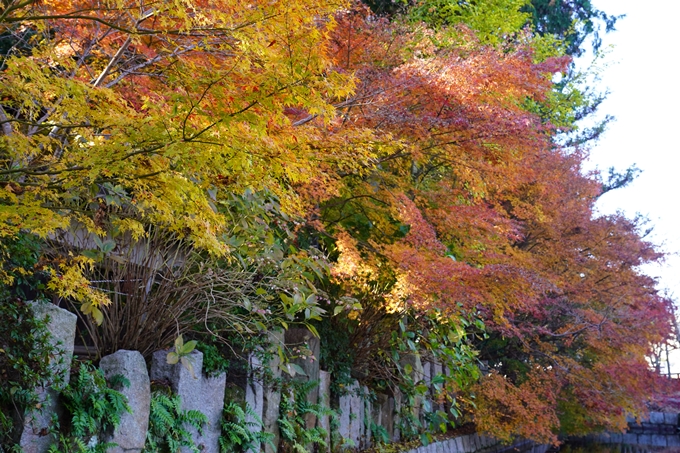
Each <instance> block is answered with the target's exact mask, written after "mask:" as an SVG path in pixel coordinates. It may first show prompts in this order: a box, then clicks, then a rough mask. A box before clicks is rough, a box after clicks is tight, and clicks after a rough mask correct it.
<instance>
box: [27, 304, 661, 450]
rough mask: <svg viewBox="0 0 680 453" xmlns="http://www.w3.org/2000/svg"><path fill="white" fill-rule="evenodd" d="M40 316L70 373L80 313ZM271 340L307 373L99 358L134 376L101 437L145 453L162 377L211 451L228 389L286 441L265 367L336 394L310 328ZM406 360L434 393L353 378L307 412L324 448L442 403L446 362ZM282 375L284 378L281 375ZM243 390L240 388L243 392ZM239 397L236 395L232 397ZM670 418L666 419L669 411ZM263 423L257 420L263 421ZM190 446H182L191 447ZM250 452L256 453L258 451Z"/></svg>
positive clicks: (33, 420) (50, 310)
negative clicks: (391, 389) (236, 375)
mask: <svg viewBox="0 0 680 453" xmlns="http://www.w3.org/2000/svg"><path fill="white" fill-rule="evenodd" d="M35 313H36V316H49V317H50V320H51V322H50V324H49V328H50V331H51V333H52V335H53V339H54V343H55V344H59V346H60V347H61V348H62V350H63V351H64V354H63V357H62V358H61V360H59V361H58V362H55V364H54V367H55V372H57V373H61V374H63V375H64V378H65V380H66V381H67V380H68V376H67V374H68V373H67V370H69V368H70V364H71V356H72V351H73V341H74V336H75V324H76V322H75V321H76V317H75V315H73V314H72V313H69V312H67V311H65V310H62V309H60V308H58V307H56V306H54V305H52V304H40V305H37V304H36V305H35ZM270 342H271V346H272V348H274V349H276V348H278V347H279V346H282V345H284V343H285V346H287V347H289V348H296V347H299V346H304V349H305V350H307V351H310V352H311V355H301V356H300V357H299V358H297V359H296V360H295V361H294V362H293V363H295V364H296V365H297V366H298V367H299V368H300V369H302V370H303V372H304V374H298V375H296V376H294V377H292V378H291V377H285V375H284V376H282V374H281V369H280V367H279V364H278V362H277V360H278V356H277V355H276V354H274V357H275V359H274V361H273V362H272V363H269V364H267V365H264V364H262V363H261V361H260V360H259V359H258V357H257V355H251V356H250V357H249V359H248V367H249V370H250V372H249V378H248V382H247V383H246V384H245V385H244V386H243V388H241V389H240V390H239V391H238V392H234V391H233V389H232V388H229V389H226V388H225V387H226V377H225V375H224V374H221V375H219V376H216V377H207V376H205V374H204V373H203V354H202V353H201V352H199V351H193V352H192V353H190V354H189V355H188V356H187V357H186V358H187V359H188V360H189V362H191V364H192V367H187V366H185V365H183V364H182V363H181V362H180V363H177V364H168V363H167V354H168V351H157V352H156V353H154V354H153V356H152V360H151V367H150V370H149V371H147V365H146V362H145V360H144V358H143V357H142V355H141V354H140V353H139V352H137V351H124V350H120V351H117V352H116V353H114V354H111V355H109V356H106V357H104V358H102V359H101V361H100V368H101V369H102V371H103V372H104V374H105V375H106V376H107V377H110V376H113V375H122V376H124V377H125V378H126V379H127V380H128V381H129V382H130V386H129V387H127V388H121V389H118V390H119V391H120V392H122V393H123V394H124V395H125V396H126V397H127V399H128V402H129V405H130V406H131V409H132V413H130V414H125V415H123V417H122V420H121V424H120V426H119V427H118V429H117V430H116V431H115V432H113V433H108V434H106V435H105V436H104V438H103V439H102V440H103V441H109V442H113V443H116V444H118V447H117V448H114V449H111V450H110V451H111V452H113V453H122V452H127V453H140V452H141V450H142V449H143V447H144V443H145V439H146V432H147V429H148V424H149V412H150V395H151V381H155V382H163V383H165V384H167V385H168V386H170V387H171V388H172V390H173V392H174V393H175V394H177V395H179V397H180V398H181V403H182V407H181V409H182V410H198V411H200V412H202V413H203V414H205V415H206V416H207V419H208V425H207V426H206V427H204V430H203V432H202V433H199V432H197V431H196V430H195V429H193V428H188V431H190V432H191V434H192V437H193V441H194V443H195V445H196V446H197V447H198V448H199V449H200V450H201V451H202V452H204V453H218V452H219V445H218V438H219V435H220V429H221V417H222V411H223V407H224V399H225V390H226V393H227V395H229V398H241V400H240V402H241V403H247V404H248V405H249V407H250V409H251V410H252V411H251V414H252V415H251V416H250V418H249V420H248V421H249V422H255V421H256V420H258V419H259V420H261V421H262V424H261V426H262V429H263V430H264V431H265V432H268V433H271V434H273V436H274V445H278V444H279V432H278V422H277V420H278V419H279V402H280V401H281V395H280V390H279V386H278V385H276V384H269V383H265V382H263V381H262V376H263V375H264V374H269V375H273V376H274V378H275V381H276V379H283V380H284V381H285V380H286V379H296V380H303V381H311V382H318V386H316V387H315V388H314V391H312V392H310V393H309V394H308V395H307V401H308V402H309V403H311V404H315V403H317V402H321V403H322V404H323V405H324V406H326V407H329V406H332V405H333V404H332V401H331V395H330V383H331V379H332V376H331V374H330V373H328V372H325V371H323V370H321V369H320V368H319V362H318V356H319V341H318V339H316V338H314V337H313V336H312V335H311V334H310V333H309V331H306V330H304V329H291V330H289V331H287V332H283V331H280V332H274V333H272V334H271V335H270ZM403 360H404V363H408V364H409V365H410V368H411V369H412V370H413V373H414V375H415V377H416V380H417V381H418V382H421V383H424V384H426V385H428V387H430V392H429V395H425V396H424V397H422V398H419V399H417V400H416V401H415V402H414V403H413V407H403V403H402V400H403V399H404V398H402V395H401V394H399V393H398V392H397V393H396V394H394V395H387V394H377V395H375V394H373V395H372V394H371V393H370V392H369V389H368V388H366V387H365V386H362V385H360V384H359V382H356V381H354V382H353V383H351V384H350V385H349V386H348V387H347V388H346V390H347V391H346V393H345V394H344V395H343V396H340V397H339V401H337V402H336V404H335V406H336V407H334V409H335V412H336V414H337V419H336V420H335V423H332V421H331V418H330V417H329V416H323V417H319V418H318V419H317V418H316V417H313V416H307V417H306V419H305V425H306V426H305V428H306V429H313V428H315V427H319V428H323V429H324V430H325V431H326V432H327V433H328V434H327V436H326V441H327V444H328V446H327V448H326V449H325V453H328V452H330V451H331V450H334V451H335V450H337V449H343V448H351V449H364V448H368V447H370V446H371V445H373V444H374V443H375V442H376V441H381V442H384V441H385V440H389V441H397V440H399V438H400V431H399V426H400V422H399V414H400V413H406V414H410V413H412V414H413V416H414V420H422V419H423V414H424V411H427V410H436V409H439V407H437V406H436V405H435V404H432V403H431V402H430V401H429V400H431V399H434V398H435V397H436V393H437V389H436V388H435V387H436V386H434V385H433V383H432V380H433V379H434V377H435V375H436V374H437V373H441V372H442V367H441V365H439V364H437V363H430V362H422V361H421V358H420V356H418V355H417V354H411V355H409V356H404V359H403ZM265 366H267V367H269V369H268V370H267V371H268V373H264V372H263V371H265V370H264V368H263V367H265ZM279 382H280V381H279ZM39 390H40V391H41V392H43V394H44V407H45V408H47V409H46V410H43V411H42V412H36V413H31V414H28V416H27V417H26V420H25V423H24V426H23V432H22V433H20V434H21V443H20V445H21V446H22V447H23V448H24V451H26V452H28V453H43V452H46V451H47V449H48V447H49V445H50V444H51V443H52V439H51V436H49V435H47V433H48V432H49V422H50V420H51V416H52V414H54V413H56V414H59V413H60V408H59V407H58V405H57V397H58V395H57V394H56V393H55V392H53V391H47V390H44V389H39ZM237 395H238V396H237ZM232 401H233V399H232ZM664 420H665V419H664ZM259 425H260V424H259V423H255V424H251V426H259ZM331 426H337V432H335V434H334V435H331V432H330V431H331ZM374 430H375V432H379V433H380V436H381V438H380V439H377V440H376V439H373V433H374ZM254 450H258V451H264V453H275V452H276V450H277V449H276V448H273V447H272V446H271V445H268V444H266V445H260V446H259V448H256V449H254ZM308 450H309V451H310V453H311V452H314V451H316V452H319V453H322V450H320V449H318V448H316V447H315V446H309V448H308ZM189 451H190V450H189V449H183V453H187V452H189ZM500 451H502V449H501V446H500V445H499V444H498V442H496V441H494V440H493V439H490V438H487V437H483V436H478V435H468V436H460V437H458V438H454V439H449V440H447V441H444V442H437V443H432V444H430V445H428V446H423V447H419V448H418V449H416V450H413V451H412V452H411V453H472V452H485V453H487V452H488V453H491V452H500ZM250 453H256V452H255V451H253V452H250Z"/></svg>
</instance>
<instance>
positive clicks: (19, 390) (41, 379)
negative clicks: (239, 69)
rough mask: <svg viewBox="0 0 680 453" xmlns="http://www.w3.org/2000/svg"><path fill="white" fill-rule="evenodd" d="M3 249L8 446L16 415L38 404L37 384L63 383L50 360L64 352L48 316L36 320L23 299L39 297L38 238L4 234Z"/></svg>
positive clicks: (0, 403) (3, 430)
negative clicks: (49, 326)
mask: <svg viewBox="0 0 680 453" xmlns="http://www.w3.org/2000/svg"><path fill="white" fill-rule="evenodd" d="M0 254H1V255H2V256H3V258H4V259H3V262H4V268H3V269H0V280H3V281H4V282H5V284H0V444H4V445H10V443H11V435H12V432H13V430H14V427H13V418H15V417H16V418H17V419H21V418H22V417H23V415H24V411H26V410H28V409H31V408H33V407H34V406H35V405H36V404H37V403H38V399H37V394H36V393H35V389H36V388H38V387H45V388H46V387H50V386H53V385H59V382H58V377H56V376H54V374H53V372H52V368H51V367H50V360H53V361H55V362H58V361H59V360H60V359H59V357H61V354H60V350H59V348H57V347H54V346H53V345H52V343H51V336H50V334H49V332H48V331H47V324H48V322H49V319H44V320H40V319H36V318H35V317H34V315H33V310H32V309H31V307H30V306H29V305H28V304H27V303H26V302H25V301H26V300H28V299H29V298H30V299H38V298H40V292H41V289H42V281H41V274H40V272H36V271H34V267H35V266H36V264H37V262H38V259H39V256H40V242H39V241H38V240H37V238H35V237H34V236H32V235H25V234H21V235H18V236H17V237H14V238H8V237H5V238H2V239H0ZM55 365H56V363H55Z"/></svg>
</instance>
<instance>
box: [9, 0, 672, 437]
mask: <svg viewBox="0 0 680 453" xmlns="http://www.w3.org/2000/svg"><path fill="white" fill-rule="evenodd" d="M444 3H446V2H434V1H432V2H422V3H418V4H417V5H414V6H413V8H412V9H411V13H410V16H409V17H408V20H403V18H402V17H396V18H388V17H376V16H374V15H373V13H371V11H370V10H369V9H368V8H367V7H366V6H363V5H361V4H358V3H355V4H348V3H344V2H337V3H328V2H320V1H316V0H305V1H292V2H291V1H285V2H284V1H274V2H263V1H256V2H252V3H249V4H243V3H242V2H237V1H232V0H219V1H217V2H204V1H202V0H196V1H189V0H185V1H182V2H175V3H162V4H153V5H149V4H146V3H144V2H135V1H126V0H118V1H110V2H104V3H100V2H91V1H89V0H73V1H46V2H37V1H26V2H20V1H18V0H13V1H9V2H6V3H5V5H4V6H3V7H4V9H3V10H2V12H1V13H0V27H2V30H1V31H0V35H1V36H2V47H1V49H2V70H1V72H0V80H2V90H3V91H2V97H1V98H0V123H1V124H0V125H1V130H2V134H1V135H0V200H1V201H0V239H3V240H4V239H8V241H9V242H11V240H13V239H14V238H16V237H18V236H20V235H24V234H27V233H28V234H31V235H35V236H37V237H41V238H42V239H43V244H44V245H45V253H44V255H43V260H41V262H40V265H39V266H38V267H40V266H42V267H41V268H42V269H46V271H47V272H48V273H49V275H50V277H51V278H50V280H49V282H48V287H49V288H50V289H51V290H52V291H53V292H54V293H56V294H57V295H60V296H62V297H64V298H68V299H71V300H74V301H76V302H77V303H78V304H80V310H81V311H82V313H83V314H84V316H85V317H86V321H87V323H88V324H87V325H88V328H89V329H90V332H91V336H92V337H93V338H95V337H96V338H97V341H101V342H102V343H106V346H105V347H103V349H105V350H113V349H116V348H117V347H119V345H120V343H119V341H122V340H121V339H123V340H125V341H128V340H126V339H125V338H126V337H129V335H127V334H126V331H128V330H129V329H132V328H133V326H135V325H137V324H135V322H142V321H143V320H142V318H143V316H142V314H140V312H139V311H135V312H134V313H133V314H130V313H132V311H134V310H133V308H134V307H135V304H136V305H137V306H142V305H143V304H142V303H141V302H139V303H137V302H135V301H145V300H146V299H145V298H146V297H151V296H149V295H150V294H160V295H161V296H163V297H165V295H167V294H170V296H169V298H170V299H172V300H173V301H174V302H177V304H176V305H174V306H173V309H176V312H172V313H171V315H172V316H171V317H170V318H173V319H174V318H178V319H179V318H181V326H180V327H179V329H181V330H182V332H184V331H185V330H188V329H190V328H191V326H192V323H195V321H196V319H195V318H192V317H191V313H192V310H194V311H195V310H196V309H197V307H198V311H202V310H203V309H204V308H205V307H204V306H202V305H201V303H200V300H199V299H200V298H201V296H202V295H203V294H204V293H203V290H204V288H205V287H208V286H210V285H213V284H219V283H215V281H217V282H223V283H224V282H227V280H228V278H229V277H230V275H234V274H229V272H228V271H229V270H230V269H232V270H233V269H238V272H237V274H238V278H240V279H241V280H239V283H238V284H234V285H232V286H229V284H230V283H229V282H227V283H224V285H223V286H224V288H227V289H225V291H224V294H227V295H228V296H229V297H226V296H225V297H224V299H225V300H226V299H228V298H230V297H231V296H232V295H233V294H237V295H238V297H239V298H240V299H239V300H238V301H237V302H231V305H228V307H227V308H226V309H225V310H223V311H219V310H216V311H213V312H210V313H211V315H214V319H213V320H212V321H214V322H215V323H216V324H219V323H220V322H223V324H222V327H224V325H227V326H228V328H232V329H236V330H239V328H238V327H237V326H240V327H241V328H240V330H239V332H241V333H243V334H244V335H257V333H258V332H260V331H262V330H266V329H267V327H268V325H267V323H268V322H269V321H271V319H269V320H268V319H266V318H267V316H266V315H272V314H273V315H272V318H276V319H277V322H278V321H281V325H284V327H285V326H287V325H288V323H289V322H290V323H292V322H299V321H301V320H302V321H305V322H311V321H312V320H316V321H318V320H319V319H320V318H321V316H322V315H323V314H324V313H325V312H324V309H322V308H321V306H320V305H319V302H318V300H321V299H323V300H324V301H325V302H326V304H327V306H326V307H325V308H327V309H329V312H328V316H327V317H326V318H325V321H321V322H320V324H314V325H319V326H320V327H321V328H324V329H327V332H330V331H332V332H334V334H337V335H339V336H343V337H342V338H343V341H346V344H347V345H348V347H349V349H351V350H352V351H353V356H352V357H351V358H350V359H348V362H349V363H348V364H347V366H348V367H351V368H353V369H354V373H355V374H357V373H358V374H360V375H361V376H362V378H363V379H364V380H366V381H370V383H371V384H373V385H375V386H381V385H382V386H391V387H392V388H395V387H397V386H399V387H400V388H402V389H404V388H408V389H411V390H412V389H413V388H416V387H418V383H417V382H415V381H414V377H413V374H412V373H411V371H409V370H408V368H407V367H406V365H404V364H403V363H402V360H401V357H400V354H405V353H408V354H417V353H422V354H423V355H424V356H427V358H436V359H437V360H442V361H443V362H444V363H446V364H449V365H451V366H453V365H455V366H456V367H458V368H456V369H457V370H458V371H456V372H454V373H453V375H452V376H451V377H450V382H448V384H450V386H449V387H448V388H449V394H448V395H446V396H447V397H448V398H450V399H451V400H453V399H454V398H458V399H459V400H464V399H466V398H467V399H469V400H472V398H475V399H476V401H477V408H476V409H474V410H473V417H474V420H475V421H476V423H477V426H478V428H480V429H482V430H486V431H488V432H490V433H492V434H494V435H495V436H497V437H499V438H503V439H509V438H511V437H512V436H514V435H523V436H527V437H532V438H534V439H536V440H541V441H548V442H554V441H555V440H556V436H557V434H558V433H560V432H565V433H583V432H587V431H589V430H593V429H600V428H617V427H621V426H622V423H623V422H624V420H625V419H624V416H625V413H626V412H628V413H633V414H636V413H640V411H642V410H643V409H644V408H643V406H642V402H643V399H644V397H645V395H647V394H648V392H649V388H648V385H647V384H648V382H649V380H648V379H647V377H648V373H649V369H648V368H649V367H648V366H647V364H646V362H645V355H646V354H647V353H648V352H649V351H650V348H651V345H652V344H655V343H660V342H663V341H664V340H665V338H666V337H667V336H668V335H669V334H670V331H671V325H672V323H671V321H670V320H671V319H672V309H671V304H670V301H668V300H666V299H665V298H663V297H662V296H660V295H659V293H658V292H657V290H656V289H655V286H654V285H655V282H654V281H653V279H651V278H649V277H647V276H645V275H643V274H642V273H640V271H639V266H640V265H641V264H644V263H647V262H653V261H656V260H659V259H660V258H661V255H660V254H658V253H657V252H656V251H655V249H654V247H653V246H652V245H651V244H650V243H648V242H646V241H645V240H644V238H643V237H642V234H641V233H642V232H641V229H640V228H641V223H640V221H639V220H635V219H634V220H630V219H626V218H624V217H623V216H620V215H613V216H599V217H596V216H595V215H594V213H593V204H594V202H595V200H596V199H597V197H599V196H600V195H601V194H602V193H603V191H605V190H607V189H609V188H613V187H615V186H616V185H617V181H618V182H620V183H622V184H623V183H625V181H626V180H629V179H630V178H628V177H626V176H625V175H623V176H622V178H623V179H617V177H616V176H615V175H613V176H612V178H610V180H609V182H608V183H607V184H609V185H607V184H605V185H603V184H602V182H601V181H600V180H598V177H597V175H593V174H584V173H583V171H582V168H581V164H582V162H583V160H584V159H585V157H586V153H585V151H584V150H582V149H581V148H580V147H579V145H580V144H581V143H580V142H572V143H568V145H569V146H560V141H559V140H557V139H556V136H558V134H560V133H561V132H564V131H569V130H573V129H574V128H575V123H576V121H577V120H578V118H579V117H580V115H582V114H587V113H588V111H592V108H594V106H595V107H596V105H597V100H593V99H592V98H590V97H589V96H588V95H587V93H583V92H579V91H578V86H577V85H570V86H568V87H567V88H565V86H566V85H565V86H560V85H559V84H555V83H553V77H554V76H555V75H556V74H562V75H565V74H566V73H567V72H568V70H569V69H568V68H569V65H570V61H571V60H570V58H569V57H568V56H565V46H564V43H563V42H560V40H559V39H557V38H555V37H551V36H544V37H541V36H539V35H538V34H537V33H536V32H534V31H532V30H530V29H523V28H522V27H523V25H524V24H525V22H526V21H527V20H529V17H528V15H527V14H526V13H525V12H524V11H523V9H526V6H527V3H526V2H523V1H515V0H507V1H504V0H488V1H480V2H457V3H449V6H451V8H449V9H446V8H438V6H441V5H442V4H444ZM506 13H508V14H510V13H511V18H512V20H508V19H507V18H508V17H509V16H508V14H506ZM593 14H597V13H593ZM504 18H505V19H504ZM543 31H544V30H539V32H543ZM574 43H577V44H578V43H579V41H574ZM570 45H571V44H570ZM568 53H576V52H575V51H573V50H569V51H568ZM570 90H571V91H570ZM586 138H587V137H586ZM610 183H611V184H610ZM279 203H280V205H279ZM289 214H291V215H292V216H289ZM295 215H300V216H302V217H304V221H301V220H300V218H299V217H296V216H295ZM31 237H34V236H31ZM154 241H155V242H154ZM2 243H3V244H4V243H5V241H2ZM145 244H146V245H145ZM149 244H151V245H149ZM145 246H146V247H147V248H148V249H152V248H157V249H159V250H160V251H159V252H157V254H156V255H154V254H153V253H148V252H147V253H146V254H144V255H143V256H141V255H140V256H141V258H140V257H138V256H136V253H137V252H136V251H137V250H140V249H141V248H143V247H145ZM316 246H319V247H321V248H324V249H325V250H326V251H328V253H329V257H328V259H329V260H330V262H331V263H330V266H328V263H327V261H326V259H325V258H321V257H318V256H316V255H314V254H312V253H307V252H306V251H305V250H304V249H305V248H315V247H316ZM163 247H165V248H164V249H163ZM178 250H181V255H182V256H180V257H179V258H180V259H179V260H178V261H177V263H180V264H179V265H175V264H176V263H175V262H173V261H172V260H169V262H170V264H169V265H168V266H166V267H167V269H164V270H163V272H165V273H166V274H167V275H170V273H171V272H172V271H174V270H179V271H184V270H185V269H182V266H186V269H188V271H187V273H186V274H182V275H180V276H178V277H177V280H178V281H181V282H182V283H184V284H186V285H187V287H191V288H192V289H193V290H194V291H195V293H191V295H190V296H191V297H188V299H187V300H188V302H187V303H186V304H184V303H185V302H186V300H181V298H179V297H175V294H174V293H173V291H174V289H173V288H172V287H162V286H161V285H158V286H156V287H154V288H153V290H148V291H142V288H137V292H136V293H135V294H134V295H133V294H132V292H128V291H127V290H126V289H125V288H123V287H122V286H125V285H124V284H125V281H124V280H125V279H121V281H122V282H123V285H122V286H121V287H118V286H115V285H110V286H107V285H94V284H93V282H92V281H91V280H101V281H104V280H107V278H105V277H110V276H111V275H114V274H115V273H116V272H118V273H119V274H128V273H133V272H138V271H140V270H142V271H143V272H140V273H139V274H138V275H141V276H142V277H143V278H144V279H145V280H149V281H153V280H154V278H155V277H150V276H149V272H151V274H154V272H155V271H156V270H157V269H154V266H152V265H146V266H138V264H139V263H138V262H137V261H139V262H140V263H141V262H149V261H154V260H155V259H156V258H158V257H161V258H163V257H164V256H165V255H163V253H166V252H168V255H172V253H175V252H177V251H178ZM0 256H3V257H4V258H3V259H4V262H3V265H4V264H6V263H7V262H9V261H8V260H7V259H6V256H5V254H4V253H3V254H2V255H0ZM47 258H49V259H50V261H49V262H47V261H46V259H47ZM189 258H190V259H189ZM163 259H164V258H163ZM135 260H137V261H135ZM144 260H147V261H144ZM205 266H208V267H209V268H210V269H211V271H212V272H214V274H208V273H207V272H203V271H205V269H206V267H205ZM159 268H160V266H159ZM4 269H5V271H6V272H5V274H3V278H4V281H5V282H9V281H10V280H11V278H12V277H13V276H16V275H19V274H21V273H22V272H24V273H29V272H30V271H31V270H30V269H25V270H23V271H21V270H16V269H14V268H12V270H11V271H12V274H10V272H9V271H7V268H6V267H4ZM197 271H198V272H199V273H201V278H195V276H196V275H197V273H196V272H197ZM192 272H193V274H192ZM207 275H213V276H214V278H208V277H207ZM142 277H140V278H142ZM260 282H261V283H260ZM265 285H268V286H267V288H265ZM272 288H274V289H272ZM231 290H233V292H229V291H231ZM107 292H108V293H116V292H118V293H121V294H122V293H125V294H127V295H128V296H129V297H127V299H126V300H125V302H124V303H123V302H122V301H121V300H119V299H118V298H117V297H114V298H113V299H114V302H115V303H114V305H113V307H107V305H108V304H110V303H111V300H110V298H109V297H108V296H107ZM274 293H275V294H274ZM133 296H134V297H133ZM134 298H137V299H134ZM183 304H184V305H183ZM169 305H172V304H169ZM222 308H224V307H222ZM213 309H214V308H213ZM125 310H132V311H131V312H130V313H128V314H127V315H122V314H121V313H122V312H123V311H125ZM331 313H332V315H333V316H331ZM185 315H186V316H187V317H186V318H182V317H183V316H185ZM125 316H128V318H125ZM130 317H132V318H138V319H134V320H133V319H131V318H130ZM104 320H106V324H105V325H104V326H103V327H101V326H99V325H98V324H100V323H101V322H102V321H104ZM133 321H134V322H133ZM166 321H167V320H166ZM201 321H205V322H204V324H205V326H206V329H211V328H212V327H214V326H211V325H210V321H211V320H210V319H202V320H201ZM324 323H325V324H324ZM170 324H172V323H170ZM170 324H167V323H166V324H165V325H164V327H163V329H162V330H163V331H162V332H159V337H158V338H157V339H153V341H147V342H146V343H145V344H144V345H137V344H135V345H134V347H139V348H140V349H143V350H144V351H145V352H149V351H151V350H152V349H153V348H154V347H158V346H160V345H161V344H167V343H168V342H169V340H170V339H171V336H169V335H170V334H169V331H170V330H171V329H170V327H168V325H170ZM314 325H312V328H314ZM484 326H486V327H485V329H483V327H484ZM483 330H485V333H482V331H483ZM130 331H131V330H130ZM217 331H218V329H217V328H216V330H215V332H217ZM128 339H129V338H128ZM135 341H136V340H135ZM343 344H344V343H343ZM336 352H337V351H336ZM476 357H477V358H479V359H481V360H483V361H484V362H486V363H487V364H488V366H489V368H490V373H489V374H487V375H486V376H483V377H481V378H480V379H479V380H478V382H476V378H477V376H478V371H477V369H476V367H474V366H473V365H474V361H475V360H476ZM411 368H412V367H411ZM408 389H407V390H408ZM411 396H412V395H411Z"/></svg>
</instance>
